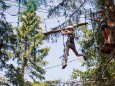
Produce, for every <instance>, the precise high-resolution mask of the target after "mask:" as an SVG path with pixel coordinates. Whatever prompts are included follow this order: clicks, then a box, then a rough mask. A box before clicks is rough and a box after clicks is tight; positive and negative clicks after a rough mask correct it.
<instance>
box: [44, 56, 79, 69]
mask: <svg viewBox="0 0 115 86" xmlns="http://www.w3.org/2000/svg"><path fill="white" fill-rule="evenodd" d="M80 59H81V58H78V59H74V60H71V61H69V62H67V63H72V62H74V61H77V60H80ZM58 66H62V64H58V65H55V66H51V67H48V68H45V69H44V70H47V69H52V68H55V67H58Z"/></svg>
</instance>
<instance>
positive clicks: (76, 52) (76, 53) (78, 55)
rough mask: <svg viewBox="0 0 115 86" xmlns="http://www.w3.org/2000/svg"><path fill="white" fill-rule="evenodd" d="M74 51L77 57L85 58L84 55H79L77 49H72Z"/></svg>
mask: <svg viewBox="0 0 115 86" xmlns="http://www.w3.org/2000/svg"><path fill="white" fill-rule="evenodd" d="M72 51H73V52H74V53H75V55H76V56H84V55H83V54H79V53H78V52H77V50H76V49H75V48H72Z"/></svg>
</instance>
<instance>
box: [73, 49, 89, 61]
mask: <svg viewBox="0 0 115 86" xmlns="http://www.w3.org/2000/svg"><path fill="white" fill-rule="evenodd" d="M72 50H73V52H74V53H75V55H76V56H83V58H84V60H85V61H86V60H87V59H88V57H87V56H86V55H83V54H79V53H78V52H77V50H76V49H75V48H73V49H72Z"/></svg>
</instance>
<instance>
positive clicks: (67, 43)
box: [66, 42, 75, 49]
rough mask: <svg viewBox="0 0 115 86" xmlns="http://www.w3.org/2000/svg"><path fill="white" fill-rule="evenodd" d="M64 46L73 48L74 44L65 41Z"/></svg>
mask: <svg viewBox="0 0 115 86" xmlns="http://www.w3.org/2000/svg"><path fill="white" fill-rule="evenodd" d="M66 46H67V47H68V48H71V49H75V44H73V43H70V42H66Z"/></svg>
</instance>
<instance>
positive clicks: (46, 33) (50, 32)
mask: <svg viewBox="0 0 115 86" xmlns="http://www.w3.org/2000/svg"><path fill="white" fill-rule="evenodd" d="M86 24H88V23H87V22H86V23H81V24H77V25H74V26H73V28H75V27H79V26H82V25H86ZM61 30H62V29H59V30H52V31H49V32H45V33H44V35H48V34H52V33H57V32H60V31H61Z"/></svg>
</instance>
